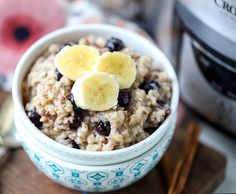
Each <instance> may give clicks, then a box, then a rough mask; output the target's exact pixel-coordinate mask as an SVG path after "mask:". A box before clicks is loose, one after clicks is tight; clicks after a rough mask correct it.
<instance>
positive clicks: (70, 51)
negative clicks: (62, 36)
mask: <svg viewBox="0 0 236 194" xmlns="http://www.w3.org/2000/svg"><path fill="white" fill-rule="evenodd" d="M98 56H99V52H98V50H97V49H95V48H93V47H90V46H85V45H74V46H66V47H64V48H63V49H62V50H61V51H60V52H59V53H58V54H57V55H56V56H55V59H54V64H55V66H56V68H57V69H58V70H59V72H60V73H61V74H63V75H64V76H66V77H67V78H69V79H71V80H73V81H75V80H76V79H77V78H79V77H81V76H83V75H85V74H87V73H88V72H90V71H92V69H93V65H94V64H95V62H96V59H97V57H98Z"/></svg>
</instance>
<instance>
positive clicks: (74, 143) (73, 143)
mask: <svg viewBox="0 0 236 194" xmlns="http://www.w3.org/2000/svg"><path fill="white" fill-rule="evenodd" d="M72 147H73V148H75V149H80V147H79V145H78V144H77V143H76V142H75V141H72Z"/></svg>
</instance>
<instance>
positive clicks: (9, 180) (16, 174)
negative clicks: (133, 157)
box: [0, 93, 226, 194]
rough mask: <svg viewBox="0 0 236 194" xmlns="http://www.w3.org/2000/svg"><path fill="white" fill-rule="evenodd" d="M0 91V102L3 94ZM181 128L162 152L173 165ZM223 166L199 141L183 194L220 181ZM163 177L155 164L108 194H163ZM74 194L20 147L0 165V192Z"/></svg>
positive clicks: (207, 189)
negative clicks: (147, 170) (137, 177)
mask: <svg viewBox="0 0 236 194" xmlns="http://www.w3.org/2000/svg"><path fill="white" fill-rule="evenodd" d="M6 95H7V94H6V93H0V102H2V101H3V99H4V98H5V97H6ZM184 137H185V129H184V128H182V129H178V130H176V132H175V135H174V139H173V142H172V143H171V146H170V148H169V149H168V151H167V153H166V154H169V155H170V156H171V163H172V165H175V164H176V162H177V160H178V156H179V153H180V152H181V150H182V146H183V145H182V142H183V139H184ZM225 168H226V158H225V157H224V156H223V155H222V154H220V153H218V152H216V151H214V150H212V149H211V148H208V147H206V146H205V145H202V144H200V143H199V145H198V148H197V153H196V156H195V159H194V162H193V166H192V169H191V172H190V175H189V178H188V180H187V183H186V186H185V189H184V191H183V193H184V194H207V193H211V192H212V191H214V189H215V188H216V187H217V186H218V185H219V184H220V183H221V182H222V180H223V178H224V173H225ZM165 185H166V184H165V182H164V179H163V169H161V168H160V165H157V166H156V167H155V168H154V169H153V170H152V171H151V172H150V173H149V174H148V175H146V176H145V177H144V178H142V179H141V180H140V181H138V182H137V183H135V184H133V185H131V186H129V187H127V188H125V189H122V190H118V191H114V192H108V194H131V193H135V194H145V193H148V194H162V193H163V194H164V193H166V192H167V187H166V186H165ZM43 193H47V194H74V193H77V194H78V193H80V192H78V191H73V190H70V189H67V188H65V187H63V186H60V185H58V184H56V183H54V182H53V181H51V180H50V179H49V178H47V177H46V176H44V175H43V174H42V173H41V172H39V171H38V170H37V169H36V167H35V166H34V165H33V164H32V163H31V161H30V160H29V158H28V157H27V155H26V154H25V152H24V151H23V150H22V149H19V150H15V151H12V152H11V153H10V155H9V157H8V158H7V160H6V161H5V162H4V164H3V165H2V166H0V194H43Z"/></svg>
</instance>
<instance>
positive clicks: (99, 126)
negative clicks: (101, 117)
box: [94, 121, 111, 136]
mask: <svg viewBox="0 0 236 194" xmlns="http://www.w3.org/2000/svg"><path fill="white" fill-rule="evenodd" d="M94 129H95V131H97V133H98V134H99V135H104V136H109V134H110V132H111V124H110V122H109V121H106V122H105V123H104V122H103V121H99V122H98V123H96V124H95V128H94Z"/></svg>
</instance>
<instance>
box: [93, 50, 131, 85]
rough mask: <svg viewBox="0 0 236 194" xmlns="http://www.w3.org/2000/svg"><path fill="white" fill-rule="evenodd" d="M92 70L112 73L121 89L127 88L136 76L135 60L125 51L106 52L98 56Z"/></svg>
mask: <svg viewBox="0 0 236 194" xmlns="http://www.w3.org/2000/svg"><path fill="white" fill-rule="evenodd" d="M94 71H97V72H106V73H108V74H111V75H114V76H115V77H116V78H117V80H118V82H119V85H120V88H121V89H125V88H129V87H130V86H131V85H132V84H133V82H134V80H135V77H136V64H135V61H134V60H133V59H132V58H131V57H130V56H129V55H128V54H125V53H121V52H112V53H110V52H107V53H104V54H103V55H101V56H100V57H99V58H98V61H97V63H96V65H95V66H94Z"/></svg>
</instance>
